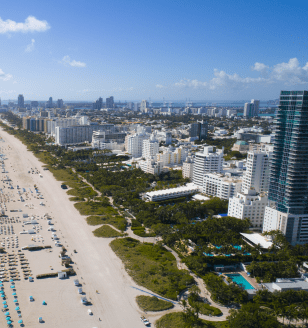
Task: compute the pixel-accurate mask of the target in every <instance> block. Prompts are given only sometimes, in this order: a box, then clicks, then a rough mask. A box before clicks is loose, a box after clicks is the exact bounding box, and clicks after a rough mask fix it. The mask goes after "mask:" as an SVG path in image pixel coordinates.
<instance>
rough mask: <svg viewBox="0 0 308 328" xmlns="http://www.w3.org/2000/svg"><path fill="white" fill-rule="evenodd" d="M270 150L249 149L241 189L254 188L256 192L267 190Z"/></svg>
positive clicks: (246, 191)
mask: <svg viewBox="0 0 308 328" xmlns="http://www.w3.org/2000/svg"><path fill="white" fill-rule="evenodd" d="M271 155H272V153H271V152H261V151H260V152H258V151H250V152H248V154H247V163H246V172H245V173H244V175H243V184H242V191H243V192H244V193H246V194H248V191H249V190H251V189H254V190H255V191H256V192H263V191H268V187H269V158H270V157H271Z"/></svg>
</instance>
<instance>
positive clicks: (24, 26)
mask: <svg viewBox="0 0 308 328" xmlns="http://www.w3.org/2000/svg"><path fill="white" fill-rule="evenodd" d="M48 29H50V25H49V24H48V23H47V21H45V20H43V21H40V20H38V19H36V18H35V17H34V16H29V17H28V18H26V20H25V22H24V23H17V22H14V21H12V20H10V19H7V20H6V21H4V20H2V19H1V18H0V34H5V33H13V32H23V33H27V32H44V31H47V30H48Z"/></svg>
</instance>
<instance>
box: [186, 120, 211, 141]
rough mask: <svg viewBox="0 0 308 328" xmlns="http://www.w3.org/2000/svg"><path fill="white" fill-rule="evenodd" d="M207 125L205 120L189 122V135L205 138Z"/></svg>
mask: <svg viewBox="0 0 308 328" xmlns="http://www.w3.org/2000/svg"><path fill="white" fill-rule="evenodd" d="M207 130H208V125H207V122H205V121H201V122H197V123H192V124H190V129H189V136H190V137H191V138H198V139H199V140H204V139H206V138H207Z"/></svg>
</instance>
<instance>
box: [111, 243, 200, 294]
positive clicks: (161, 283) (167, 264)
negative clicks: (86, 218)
mask: <svg viewBox="0 0 308 328" xmlns="http://www.w3.org/2000/svg"><path fill="white" fill-rule="evenodd" d="M110 246H111V248H112V249H113V251H114V252H115V253H116V254H117V256H118V257H119V258H120V259H121V260H122V261H123V262H124V264H125V269H126V270H127V272H128V273H129V275H130V276H131V277H132V278H133V279H134V280H135V281H136V283H137V284H139V285H140V286H144V287H146V288H148V289H150V290H152V291H153V292H155V293H157V294H159V295H161V296H164V297H166V298H170V299H173V300H175V299H176V297H177V295H178V294H179V293H180V292H181V291H182V290H183V289H185V288H186V286H187V285H191V284H192V283H193V282H194V280H193V278H192V277H191V276H190V275H189V274H188V271H185V270H179V269H178V268H177V265H176V260H175V258H174V256H173V255H172V254H171V253H170V252H168V251H167V250H166V249H165V248H163V247H161V246H158V245H153V244H150V243H140V242H139V241H138V240H135V239H133V238H123V239H118V240H113V241H112V242H111V243H110Z"/></svg>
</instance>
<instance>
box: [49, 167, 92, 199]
mask: <svg viewBox="0 0 308 328" xmlns="http://www.w3.org/2000/svg"><path fill="white" fill-rule="evenodd" d="M49 170H50V172H51V173H52V174H53V176H54V177H55V178H56V179H57V180H58V181H63V182H64V183H65V184H66V185H68V186H69V187H70V188H76V189H78V188H82V187H87V186H88V185H87V184H86V183H84V182H83V181H81V180H80V178H79V177H78V176H77V174H75V173H73V172H72V171H71V169H55V168H53V167H50V168H49ZM75 196H78V195H75Z"/></svg>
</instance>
